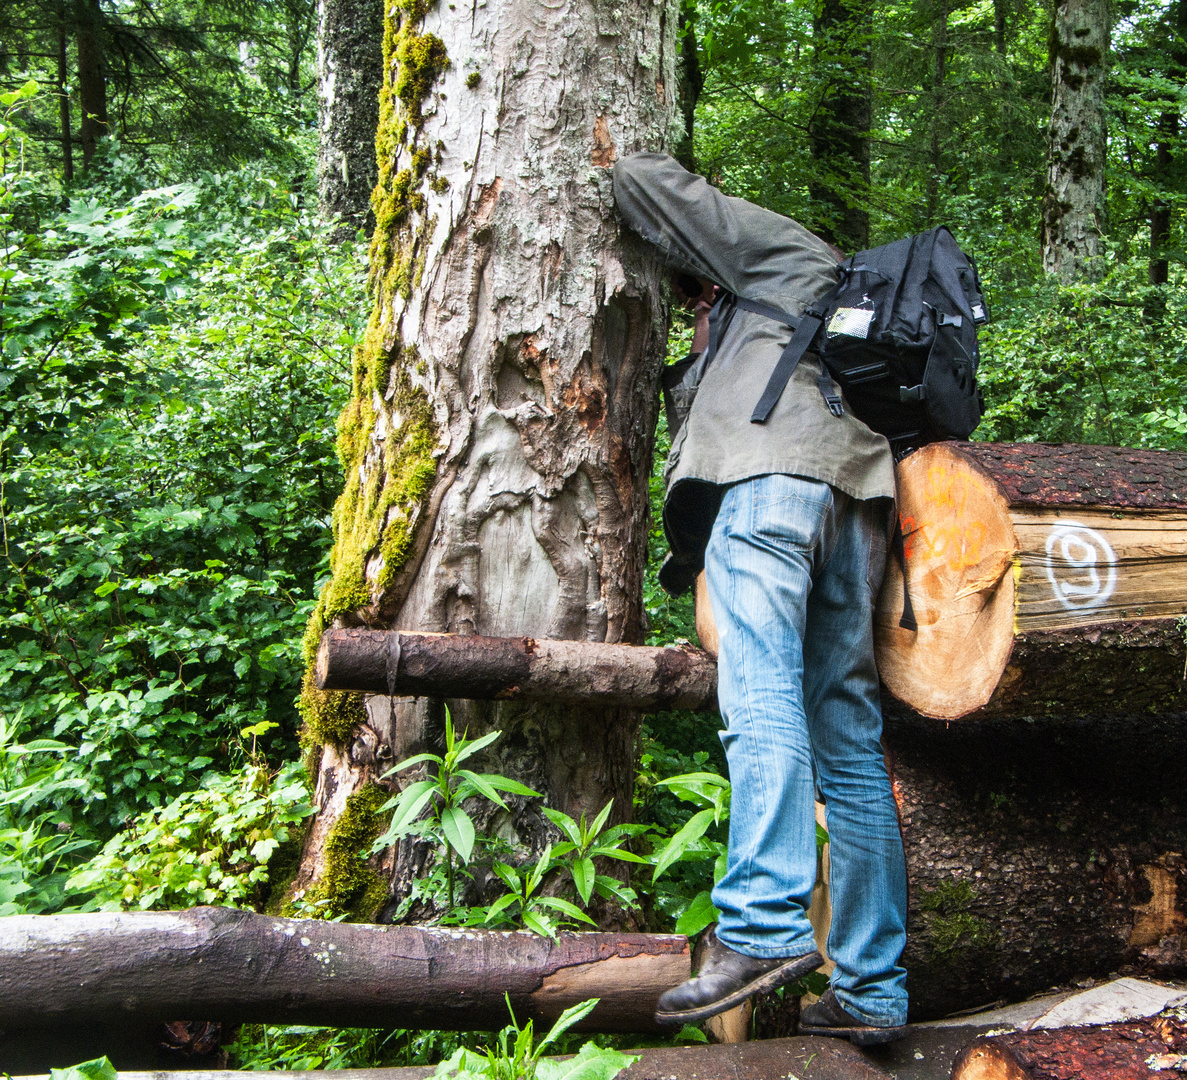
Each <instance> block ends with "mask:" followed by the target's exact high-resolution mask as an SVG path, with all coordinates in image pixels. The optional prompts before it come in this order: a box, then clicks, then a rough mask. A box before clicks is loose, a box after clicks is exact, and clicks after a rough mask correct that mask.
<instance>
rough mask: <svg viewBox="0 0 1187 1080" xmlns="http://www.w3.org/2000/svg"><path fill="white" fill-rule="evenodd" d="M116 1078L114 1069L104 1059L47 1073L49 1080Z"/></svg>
mask: <svg viewBox="0 0 1187 1080" xmlns="http://www.w3.org/2000/svg"><path fill="white" fill-rule="evenodd" d="M116 1076H117V1074H116V1071H115V1067H114V1066H113V1065H112V1064H111V1062H110V1061H108V1060H107V1058H105V1057H101V1058H95V1059H94V1060H93V1061H84V1062H83V1063H82V1064H81V1065H72V1066H71V1067H70V1068H68V1069H50V1072H49V1080H116Z"/></svg>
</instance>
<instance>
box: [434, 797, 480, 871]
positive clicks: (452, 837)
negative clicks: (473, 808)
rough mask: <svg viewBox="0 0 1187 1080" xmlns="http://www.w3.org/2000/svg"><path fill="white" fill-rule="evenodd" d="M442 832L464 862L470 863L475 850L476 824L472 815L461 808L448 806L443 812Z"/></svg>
mask: <svg viewBox="0 0 1187 1080" xmlns="http://www.w3.org/2000/svg"><path fill="white" fill-rule="evenodd" d="M441 831H442V832H443V833H444V834H445V839H446V840H447V841H449V844H450V845H451V846H452V847H453V850H454V851H456V852H457V853H458V854H459V855H460V856H461V858H462V862H465V863H468V862H469V861H470V853H471V852H472V851H473V850H474V822H472V821H471V820H470V815H469V814H467V813H466V812H465V810H463V809H462V808H461V807H460V806H447V807H446V808H445V809H444V810H442V811H441Z"/></svg>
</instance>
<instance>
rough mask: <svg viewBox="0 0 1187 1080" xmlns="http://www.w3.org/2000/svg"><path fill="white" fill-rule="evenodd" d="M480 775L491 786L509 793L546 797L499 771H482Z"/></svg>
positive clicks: (532, 797) (533, 797)
mask: <svg viewBox="0 0 1187 1080" xmlns="http://www.w3.org/2000/svg"><path fill="white" fill-rule="evenodd" d="M479 775H480V776H481V777H482V779H483V780H485V781H486V782H487V783H488V784H490V786H491V787H493V788H498V789H499V790H500V791H505V792H507V794H508V795H523V796H525V797H526V798H529V799H542V798H543V797H544V796H543V795H541V794H540V792H538V791H533V790H532V789H531V788H530V787H526V786H525V785H523V784H521V783H520V782H519V781H518V780H512V779H511V778H510V777H507V776H499V775H498V774H497V773H480V774H479Z"/></svg>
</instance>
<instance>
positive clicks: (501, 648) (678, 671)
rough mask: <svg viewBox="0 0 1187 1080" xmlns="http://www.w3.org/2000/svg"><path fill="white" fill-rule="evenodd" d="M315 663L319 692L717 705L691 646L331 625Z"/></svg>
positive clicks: (711, 681) (709, 676)
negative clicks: (343, 628) (553, 639)
mask: <svg viewBox="0 0 1187 1080" xmlns="http://www.w3.org/2000/svg"><path fill="white" fill-rule="evenodd" d="M316 670H317V686H318V689H320V690H359V691H363V692H365V693H373V694H387V695H390V696H392V697H395V696H396V695H398V694H399V695H406V696H409V697H417V696H431V697H435V698H468V699H470V700H476V701H495V700H498V701H508V700H510V701H546V702H550V703H552V704H558V705H559V704H585V705H606V706H626V707H630V708H639V709H716V708H717V665H716V664H715V663H714V662H713V659H712V658H711V657H710V656H708V655H707V654H706V653H704V652H703V651H701V650H699V649H691V648H668V649H659V648H650V647H647V646H643V645H617V644H614V645H611V644H606V643H603V642H595V641H547V640H544V639H540V638H529V637H505V638H496V637H481V636H479V635H477V634H411V633H405V632H403V631H396V630H359V629H349V630H337V629H335V630H327V631H326V632H325V633H324V634H323V635H322V639H321V645H320V647H319V648H318V652H317V669H316Z"/></svg>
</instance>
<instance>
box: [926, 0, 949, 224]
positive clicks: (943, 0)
mask: <svg viewBox="0 0 1187 1080" xmlns="http://www.w3.org/2000/svg"><path fill="white" fill-rule="evenodd" d="M931 42H932V53H933V58H932V74H931V171H930V172H929V174H928V178H927V224H928V225H929V226H931V225H934V224H935V222H936V212H937V211H938V210H939V204H940V174H941V173H942V172H943V148H942V146H941V143H940V133H941V131H942V130H943V126H944V118H943V114H944V79H945V77H946V76H947V71H948V0H937V3H936V14H935V19H934V21H933V23H932V38H931Z"/></svg>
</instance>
